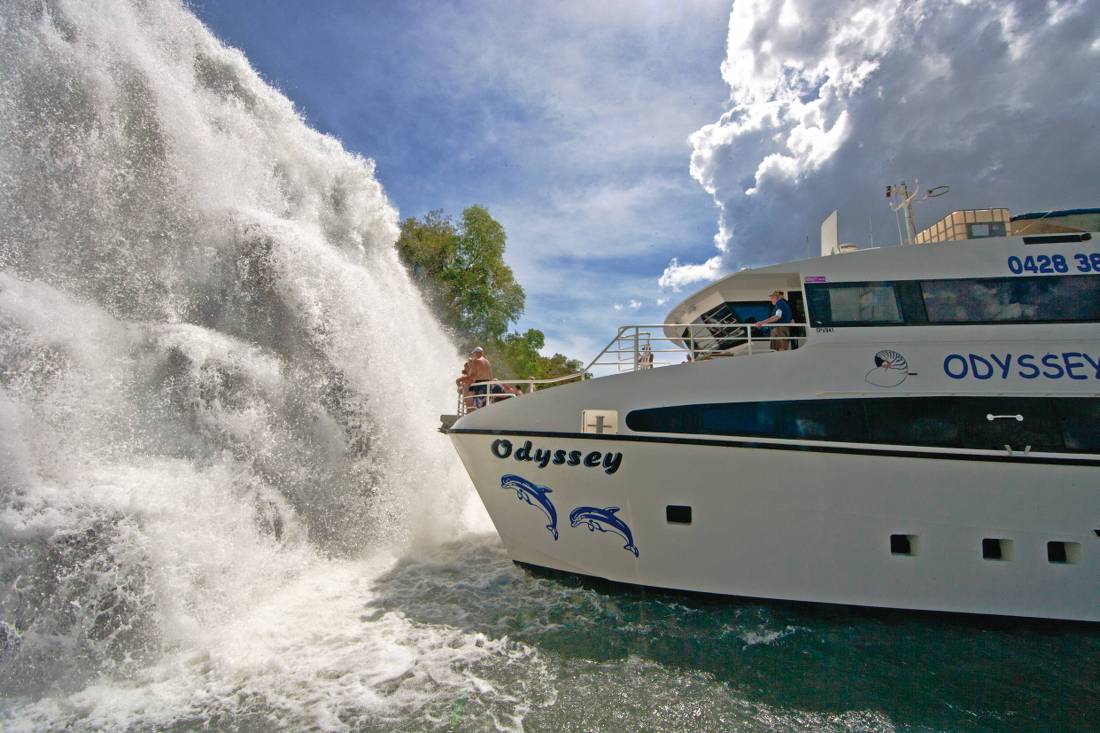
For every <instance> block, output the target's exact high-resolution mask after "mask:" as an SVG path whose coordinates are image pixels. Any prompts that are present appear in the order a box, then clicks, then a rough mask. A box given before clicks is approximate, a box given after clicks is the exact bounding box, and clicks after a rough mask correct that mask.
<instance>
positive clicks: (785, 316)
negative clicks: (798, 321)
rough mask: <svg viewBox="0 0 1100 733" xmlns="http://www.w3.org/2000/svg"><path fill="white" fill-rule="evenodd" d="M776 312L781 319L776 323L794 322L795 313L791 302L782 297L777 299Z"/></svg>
mask: <svg viewBox="0 0 1100 733" xmlns="http://www.w3.org/2000/svg"><path fill="white" fill-rule="evenodd" d="M775 312H776V313H778V314H779V320H778V321H776V323H792V322H793V321H794V314H793V313H791V306H790V304H789V303H787V301H785V300H783V299H782V298H777V299H776V301H775Z"/></svg>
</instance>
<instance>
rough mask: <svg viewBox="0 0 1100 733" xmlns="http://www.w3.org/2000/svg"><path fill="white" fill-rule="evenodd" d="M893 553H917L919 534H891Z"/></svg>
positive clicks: (891, 551)
mask: <svg viewBox="0 0 1100 733" xmlns="http://www.w3.org/2000/svg"><path fill="white" fill-rule="evenodd" d="M890 554H891V555H916V554H917V536H916V535H915V534H892V535H890Z"/></svg>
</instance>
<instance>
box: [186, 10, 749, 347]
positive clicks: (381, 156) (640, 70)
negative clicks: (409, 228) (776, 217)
mask: <svg viewBox="0 0 1100 733" xmlns="http://www.w3.org/2000/svg"><path fill="white" fill-rule="evenodd" d="M596 5H598V7H594V6H593V4H591V3H568V2H554V3H549V2H547V3H518V2H477V3H445V2H444V3H441V2H331V1H330V2H325V3H305V2H289V1H283V0H280V1H276V2H271V1H268V2H264V3H255V2H236V1H233V0H216V1H215V0H210V1H204V2H193V3H192V4H191V7H192V8H193V9H194V11H195V12H196V14H197V15H198V16H199V17H200V19H202V20H203V22H204V23H205V24H206V25H207V26H208V27H209V28H210V29H211V30H212V31H213V32H214V33H215V34H216V35H217V36H218V37H219V38H220V39H222V40H223V41H224V42H225V43H227V44H229V45H231V46H235V47H237V48H239V49H241V50H242V51H243V52H244V53H245V55H247V56H248V58H249V60H250V61H251V63H252V65H253V66H254V67H255V68H256V69H257V70H258V71H259V72H260V74H261V75H262V76H263V77H264V78H265V79H266V80H267V81H268V82H269V83H272V84H273V85H275V86H276V87H278V88H279V89H280V90H282V91H283V92H284V93H285V94H286V95H287V96H288V97H289V98H290V99H291V100H292V101H293V102H294V103H295V105H296V106H297V107H298V108H299V110H300V112H301V113H302V114H303V116H304V117H305V118H306V119H307V121H308V122H309V124H310V125H311V126H313V127H315V128H317V129H318V130H320V131H322V132H325V133H329V134H331V135H334V136H335V137H337V138H339V139H340V140H341V141H342V142H343V143H344V145H345V146H346V147H347V148H349V149H351V150H354V151H356V152H358V153H360V154H362V155H363V156H365V157H369V158H372V159H374V160H375V162H376V164H377V176H378V179H379V180H380V181H381V183H382V185H383V187H384V188H385V190H386V192H387V194H388V196H389V197H390V199H391V200H392V202H393V203H394V205H395V206H396V207H397V208H398V210H399V212H400V214H401V217H402V218H405V217H407V216H417V217H419V216H422V215H423V214H425V213H426V212H428V211H430V210H431V209H436V208H442V209H445V210H446V211H447V212H448V213H449V214H451V215H454V216H457V215H458V214H459V213H460V212H461V211H462V209H463V208H465V207H466V206H469V205H470V204H474V203H478V204H482V205H484V206H486V207H487V208H488V209H489V211H490V212H491V213H492V214H493V215H494V216H495V217H496V218H497V219H499V220H500V221H501V222H502V223H503V224H504V226H505V229H506V231H507V233H508V252H507V256H506V259H507V260H508V262H509V264H510V265H511V266H512V267H513V269H514V270H515V273H516V276H517V278H518V279H519V281H520V283H521V284H522V285H523V286H524V288H525V289H526V291H527V295H528V298H527V310H526V314H525V315H524V317H523V319H522V321H521V322H520V323H519V326H518V327H519V328H527V327H535V328H539V329H541V330H542V331H544V332H545V333H546V335H547V349H546V351H547V352H548V353H549V352H552V351H555V350H558V351H564V352H565V353H567V354H569V355H570V356H574V357H577V358H582V359H587V358H590V357H591V356H594V355H595V352H594V350H593V349H598V348H599V346H597V344H599V345H602V343H600V342H605V341H606V340H607V339H609V338H610V337H611V336H612V335H613V333H614V329H615V327H616V326H617V325H618V324H619V323H623V322H659V321H660V320H662V319H663V318H664V315H665V313H666V312H667V310H668V309H669V308H670V307H671V305H672V304H673V302H672V301H674V300H675V298H676V297H678V296H672V297H671V299H670V295H669V293H668V292H665V291H662V289H661V288H660V287H659V286H658V285H657V279H658V278H659V277H660V275H661V273H662V271H663V270H664V269H665V267H666V266H667V265H668V263H669V261H670V259H671V258H673V257H681V258H688V259H691V258H695V259H699V258H704V257H706V256H708V255H709V253H710V251H711V250H712V249H713V237H714V234H715V230H716V218H717V209H716V207H715V203H714V201H713V199H712V197H711V195H709V194H708V193H707V192H706V191H705V190H704V189H703V188H702V187H701V186H700V185H699V184H698V182H696V181H695V180H694V179H693V178H692V177H691V175H690V172H689V162H690V157H691V152H692V151H691V146H690V144H689V142H688V138H689V136H690V135H691V134H692V133H693V132H695V131H696V130H697V129H699V128H700V127H701V126H703V125H705V124H707V123H708V122H712V121H713V120H715V119H716V118H717V117H718V115H720V114H721V112H722V110H723V104H724V102H725V100H726V98H727V97H728V93H729V90H728V87H727V86H726V84H725V83H724V82H723V80H722V77H721V72H720V66H721V64H722V61H723V59H724V57H725V42H726V33H727V30H726V26H727V22H728V18H729V4H728V2H725V0H723V1H721V2H714V1H708V2H685V3H665V2H617V3H616V2H610V3H599V4H596ZM666 301H667V302H666ZM658 303H660V304H658ZM616 306H617V307H618V308H617V307H616Z"/></svg>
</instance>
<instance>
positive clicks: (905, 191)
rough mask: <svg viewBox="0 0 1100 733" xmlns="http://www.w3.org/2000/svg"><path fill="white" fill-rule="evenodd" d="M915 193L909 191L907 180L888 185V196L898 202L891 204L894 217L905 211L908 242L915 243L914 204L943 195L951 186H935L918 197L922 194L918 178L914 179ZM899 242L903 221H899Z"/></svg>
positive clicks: (899, 242)
mask: <svg viewBox="0 0 1100 733" xmlns="http://www.w3.org/2000/svg"><path fill="white" fill-rule="evenodd" d="M913 189H914V190H913V193H909V186H908V185H906V183H905V181H902V182H901V183H900V184H899V185H897V186H887V187H886V198H888V199H889V198H897V199H899V201H898V203H896V204H890V209H891V210H892V211H893V212H894V218H895V219H896V218H897V215H898V212H899V211H904V212H905V233H906V242H905V243H906V244H913V242H914V241H915V240H916V238H917V226H916V224H914V223H913V204H920V203H924V202H925V201H927V200H928V199H934V198H936V197H937V196H943V195H944V194H945V193H947V192H948V191H950V190H951V188H950V187H949V186H935V187H934V188H930V189H928V190H927V191H925V192H924V196H923V197H921V198H919V199H918V198H917V196H918V195H920V192H921V191H920V179H919V178H917V179H916V180H914V181H913ZM898 240H899V241H898V244H901V241H900V240H901V223H900V222H899V223H898Z"/></svg>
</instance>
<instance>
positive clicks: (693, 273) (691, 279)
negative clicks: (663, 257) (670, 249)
mask: <svg viewBox="0 0 1100 733" xmlns="http://www.w3.org/2000/svg"><path fill="white" fill-rule="evenodd" d="M722 274H723V269H722V258H721V257H711V258H710V259H709V260H707V261H706V262H704V263H702V264H700V265H681V264H680V262H679V260H677V259H676V258H675V257H673V258H672V261H671V262H669V263H668V267H666V268H665V271H664V272H663V273H662V274H661V277H660V278H658V280H657V285H658V286H659V287H662V288H671V289H672V291H673V292H679V291H680V289H681V288H683V287H684V286H685V285H691V284H693V283H699V282H706V281H709V280H716V279H717V278H719V277H721V276H722ZM658 305H659V304H658Z"/></svg>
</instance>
